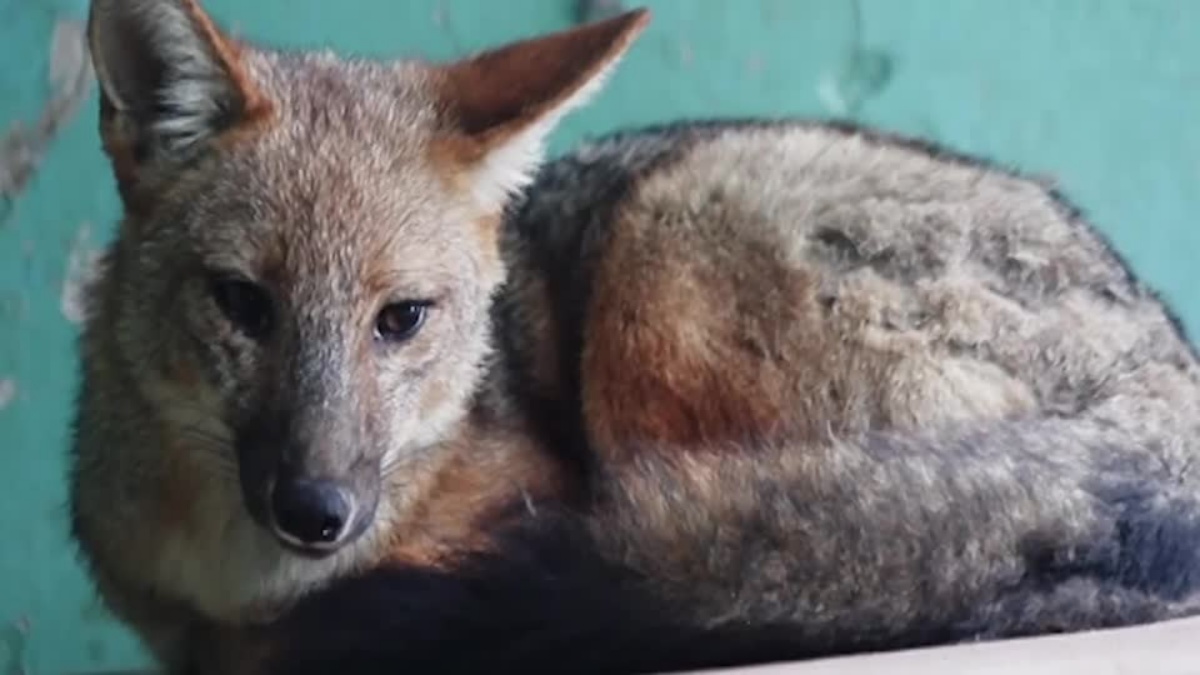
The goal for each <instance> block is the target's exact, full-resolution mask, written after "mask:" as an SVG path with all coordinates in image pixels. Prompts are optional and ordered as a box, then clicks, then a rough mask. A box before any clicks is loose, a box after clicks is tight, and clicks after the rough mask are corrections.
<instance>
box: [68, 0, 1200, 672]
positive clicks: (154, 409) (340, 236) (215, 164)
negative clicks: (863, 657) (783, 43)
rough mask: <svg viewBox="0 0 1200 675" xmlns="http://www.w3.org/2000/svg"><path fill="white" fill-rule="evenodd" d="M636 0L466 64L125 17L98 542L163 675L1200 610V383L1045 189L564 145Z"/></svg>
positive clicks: (605, 661) (715, 133)
mask: <svg viewBox="0 0 1200 675" xmlns="http://www.w3.org/2000/svg"><path fill="white" fill-rule="evenodd" d="M647 21H648V14H647V13H645V12H643V11H638V12H632V13H628V14H625V15H622V16H619V17H616V18H614V19H610V20H607V21H603V22H598V23H594V24H590V25H587V26H584V27H581V28H576V29H573V30H570V31H565V32H563V33H558V34H554V35H549V36H544V37H539V38H533V39H528V40H524V41H520V42H515V43H512V44H510V45H506V46H504V47H501V48H498V49H495V50H491V51H487V52H484V53H482V54H480V55H477V56H474V57H471V58H469V59H464V60H461V61H456V62H452V63H445V64H435V63H426V62H421V61H415V60H411V61H408V60H406V61H395V62H382V61H365V60H350V59H344V58H341V57H338V56H336V55H334V54H331V53H315V52H312V53H309V52H296V53H292V52H283V51H275V50H270V49H266V48H263V47H259V46H255V45H253V44H251V43H248V42H245V41H241V40H236V39H234V38H233V37H231V36H229V35H227V34H226V33H224V32H223V31H222V30H221V29H220V28H219V27H218V26H217V25H216V24H215V22H214V21H213V20H212V19H210V18H209V17H208V16H207V15H206V14H205V13H204V11H203V10H202V9H201V8H200V6H199V5H198V4H197V3H196V2H195V1H194V0H120V1H119V0H93V2H92V5H91V18H90V22H89V37H90V41H91V53H92V56H93V59H94V62H95V65H96V73H97V76H98V79H99V80H100V83H101V85H102V87H101V88H102V97H101V110H100V131H101V135H102V138H103V141H104V147H105V150H106V152H107V154H108V155H109V157H110V159H111V162H112V167H113V173H114V176H115V179H116V182H117V187H118V190H119V192H120V194H121V197H122V200H123V203H124V205H125V217H124V219H123V221H122V222H121V224H120V227H119V231H118V235H117V238H116V240H115V242H114V243H113V244H112V246H111V248H110V250H109V251H108V252H107V253H106V255H105V257H104V259H103V261H102V264H101V268H100V273H99V275H98V276H97V278H96V280H95V282H94V284H93V285H92V287H91V289H90V294H89V300H90V302H89V311H88V315H87V319H86V324H85V329H84V333H83V336H82V339H81V354H82V386H81V391H80V395H79V401H78V416H77V421H76V441H75V445H74V451H73V453H72V471H71V506H72V516H73V529H72V531H73V534H74V536H75V538H76V540H77V541H78V543H79V547H80V550H81V552H82V555H83V557H84V559H85V561H86V563H87V566H88V569H89V570H90V573H91V575H92V578H93V579H94V580H95V582H96V585H97V588H98V589H99V592H100V593H101V595H102V596H103V598H104V599H105V601H106V602H107V604H108V605H109V607H111V608H112V610H113V611H114V612H115V613H116V615H117V616H118V617H120V619H121V620H122V621H124V622H126V623H127V624H128V625H129V626H131V627H132V628H133V629H134V630H135V631H136V632H137V633H138V635H139V636H140V637H141V638H142V639H143V641H144V643H145V644H146V646H147V647H148V649H149V650H150V652H151V653H152V654H153V655H154V656H155V658H156V659H157V660H158V661H159V662H160V663H161V664H162V665H163V666H164V667H165V668H166V669H167V670H168V671H170V672H173V673H192V672H213V673H246V674H249V673H263V674H273V673H281V674H282V673H305V672H313V673H319V672H340V673H363V674H364V675H365V674H367V673H384V672H388V673H393V672H404V671H411V670H413V669H418V670H419V669H429V670H432V671H434V672H477V671H478V670H479V669H481V668H484V667H486V668H489V669H492V670H495V669H500V670H501V671H507V670H513V671H516V670H522V671H524V672H564V671H570V672H596V673H601V672H603V673H625V672H652V671H666V670H673V669H681V668H694V667H702V666H715V665H727V664H736V663H752V662H760V661H767V660H774V659H786V658H803V657H809V656H821V655H828V654H835V653H846V652H852V651H861V650H867V649H891V648H899V647H908V646H916V645H927V644H939V643H947V642H954V641H958V640H964V639H978V638H1002V637H1007V636H1015V635H1033V634H1041V633H1047V632H1061V631H1071V630H1079V629H1084V628H1093V627H1100V626H1116V625H1126V624H1131V623H1138V622H1144V621H1153V620H1158V619H1163V618H1168V617H1174V616H1181V615H1185V614H1188V613H1190V612H1193V611H1195V610H1196V609H1197V607H1198V606H1200V592H1198V589H1200V546H1198V544H1200V498H1198V494H1197V488H1198V486H1200V479H1198V478H1197V475H1196V472H1195V471H1194V470H1193V464H1194V460H1195V459H1196V457H1197V456H1198V455H1200V440H1198V439H1200V434H1197V431H1198V430H1200V429H1198V428H1197V427H1198V426H1200V380H1198V377H1200V369H1198V367H1197V362H1196V356H1195V353H1194V352H1193V349H1192V346H1191V344H1190V343H1189V341H1188V339H1187V337H1186V336H1185V335H1184V334H1183V332H1182V330H1181V329H1180V327H1179V326H1178V324H1177V322H1175V321H1174V320H1173V318H1172V316H1171V313H1170V309H1169V308H1168V307H1167V306H1166V305H1165V304H1164V303H1163V302H1162V301H1161V300H1160V299H1158V298H1157V297H1156V296H1155V294H1154V293H1153V292H1152V291H1151V290H1149V289H1148V288H1146V287H1145V285H1143V284H1142V283H1141V282H1139V281H1138V280H1137V279H1136V277H1135V276H1134V275H1133V273H1132V272H1131V271H1130V269H1129V268H1128V266H1127V265H1126V264H1125V263H1124V262H1122V260H1121V259H1120V258H1119V256H1118V255H1117V254H1116V253H1114V252H1113V251H1112V250H1111V249H1110V247H1109V246H1107V245H1106V243H1105V241H1104V239H1103V237H1102V236H1100V235H1099V234H1098V233H1097V232H1096V231H1095V230H1094V229H1093V228H1091V227H1090V226H1089V225H1088V223H1087V222H1086V221H1085V220H1084V218H1083V216H1082V215H1081V214H1080V213H1078V212H1077V211H1076V210H1075V209H1073V208H1072V207H1071V206H1070V205H1069V204H1068V203H1067V202H1066V201H1065V200H1064V199H1062V198H1061V197H1059V196H1057V195H1055V194H1054V193H1052V192H1050V191H1048V190H1047V189H1046V188H1045V187H1043V186H1041V185H1039V184H1037V183H1036V182H1034V181H1031V180H1029V179H1026V178H1023V177H1022V176H1020V175H1018V174H1016V173H1013V172H1010V171H1008V170H1005V169H1003V168H1000V167H996V166H992V165H990V164H988V163H985V162H982V161H978V160H975V159H972V158H967V157H962V156H958V155H955V154H952V153H950V152H948V151H945V150H942V149H939V148H936V147H932V146H927V145H923V144H921V143H918V142H915V141H911V140H907V139H902V138H896V137H891V136H886V135H883V134H878V133H874V132H870V131H867V130H863V129H856V128H853V127H848V126H840V125H834V124H824V123H816V122H804V121H799V120H775V121H766V120H744V121H733V120H728V121H707V122H692V123H677V124H673V125H667V126H662V127H656V128H645V129H637V130H630V131H626V132H622V133H618V134H614V135H611V136H608V137H604V138H600V139H597V140H594V141H592V142H589V143H585V144H583V145H581V146H580V147H578V148H576V149H575V150H574V151H572V152H571V153H569V154H568V155H566V156H564V157H562V158H559V159H555V160H552V161H548V162H545V161H544V160H543V158H542V151H543V143H544V140H545V137H546V135H547V134H548V133H550V131H551V130H552V129H553V128H554V125H555V124H556V123H557V122H558V121H559V120H560V119H561V118H562V117H563V116H564V115H565V114H567V113H568V112H569V111H570V110H572V109H573V108H575V107H577V106H578V105H580V104H582V103H584V102H585V101H586V100H587V98H588V97H589V96H591V95H593V94H594V93H595V92H596V91H598V90H599V88H600V86H601V84H602V82H603V79H604V78H605V76H606V74H607V73H608V72H610V71H611V70H612V69H613V68H614V67H615V65H616V64H617V62H618V61H619V60H620V58H621V57H622V55H623V54H624V53H625V52H626V51H627V49H628V48H629V46H630V44H631V43H632V42H633V41H634V39H635V38H636V36H637V35H638V33H639V32H640V31H641V30H642V29H643V27H644V26H645V25H646V23H647Z"/></svg>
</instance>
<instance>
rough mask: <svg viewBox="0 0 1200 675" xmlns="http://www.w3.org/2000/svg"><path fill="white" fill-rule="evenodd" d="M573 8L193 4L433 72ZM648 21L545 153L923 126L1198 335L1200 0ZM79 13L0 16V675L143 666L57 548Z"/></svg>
mask: <svg viewBox="0 0 1200 675" xmlns="http://www.w3.org/2000/svg"><path fill="white" fill-rule="evenodd" d="M575 4H576V3H575V0H441V1H438V0H339V1H338V2H329V1H322V0H252V1H251V0H247V1H245V2H241V3H239V2H236V1H235V0H208V6H209V8H210V10H211V11H212V12H213V14H215V15H216V16H217V17H218V18H219V19H221V20H222V21H224V22H225V23H226V25H227V26H229V27H231V28H232V29H234V30H235V31H236V32H238V33H241V34H243V35H247V36H253V37H257V38H260V39H263V40H265V41H268V42H271V43H273V44H276V45H280V46H294V47H300V46H316V45H332V46H335V47H337V48H340V49H343V50H347V51H353V52H356V53H359V54H366V55H377V56H384V55H389V56H390V55H403V54H414V55H421V56H425V57H433V58H444V57H451V56H455V55H459V54H464V53H466V52H469V51H472V50H475V49H478V48H480V47H483V46H486V45H490V44H496V43H499V42H502V41H505V40H508V39H512V38H517V37H522V36H526V35H530V34H533V33H539V32H544V31H550V30H556V29H561V28H565V27H567V26H569V25H570V24H571V23H572V21H573V20H574V8H575ZM644 5H645V6H649V7H650V8H651V9H652V10H654V13H655V18H654V21H653V23H652V25H651V27H650V29H649V30H648V32H647V33H646V34H645V35H644V37H643V38H642V39H641V40H640V41H639V42H638V43H637V44H636V45H635V46H634V48H633V50H632V51H631V52H630V54H629V56H628V58H627V60H626V61H625V63H624V65H623V66H622V67H621V68H620V69H619V70H618V72H617V73H616V75H615V77H614V78H613V79H612V80H611V81H610V85H609V86H608V88H607V90H606V92H605V93H604V94H603V95H601V96H600V97H599V98H598V99H597V100H596V102H595V103H594V104H593V105H592V106H591V107H589V108H587V109H585V110H583V111H581V112H579V113H577V114H575V115H574V116H573V117H571V118H570V119H569V120H568V121H567V122H566V123H565V125H564V126H563V127H562V128H561V129H560V131H559V132H558V133H557V134H556V135H555V138H554V145H553V149H554V151H555V152H558V151H561V150H562V149H563V148H564V147H565V146H566V145H567V144H569V143H571V142H572V141H574V140H577V139H578V138H580V137H581V136H582V135H586V134H591V133H596V132H601V131H605V130H609V129H613V128H615V127H618V126H621V125H626V124H633V123H647V122H656V121H665V120H669V119H671V118H678V117H701V116H713V115H722V116H727V115H752V114H772V115H775V114H783V113H799V114H805V115H813V116H822V117H826V116H844V117H852V118H856V119H859V120H862V121H867V122H872V123H876V124H879V125H881V126H884V127H886V128H889V129H893V130H898V131H903V132H909V133H915V134H921V135H924V136H927V137H930V138H932V139H936V140H940V141H945V142H949V143H951V144H953V145H955V146H957V147H959V148H961V149H964V150H968V151H972V152H977V153H982V154H985V155H988V156H990V157H992V158H995V159H998V160H1000V161H1002V162H1006V163H1011V164H1015V165H1018V166H1020V167H1022V168H1024V169H1026V170H1027V171H1030V172H1035V173H1039V174H1044V175H1045V176H1047V177H1051V178H1053V179H1055V180H1057V181H1058V182H1059V183H1060V185H1061V187H1062V188H1063V189H1065V190H1066V191H1067V192H1068V193H1069V194H1071V195H1072V196H1074V198H1075V199H1076V200H1077V201H1078V202H1079V203H1081V204H1082V205H1083V206H1084V207H1085V209H1086V210H1087V211H1088V212H1090V213H1091V214H1092V216H1093V218H1094V219H1095V220H1096V221H1097V222H1098V224H1099V225H1100V226H1101V227H1102V228H1103V229H1104V230H1105V231H1106V232H1107V233H1108V234H1109V235H1110V236H1111V237H1112V238H1113V240H1114V241H1115V243H1116V244H1117V246H1118V248H1119V249H1121V250H1122V251H1123V252H1124V253H1125V254H1126V255H1127V257H1128V258H1129V259H1130V261H1131V262H1132V263H1133V264H1134V266H1135V267H1136V268H1137V270H1138V271H1139V272H1140V273H1141V274H1142V276H1143V277H1144V278H1146V279H1147V280H1148V281H1150V282H1151V283H1152V284H1153V285H1155V286H1157V287H1158V288H1159V289H1160V290H1162V291H1163V292H1164V293H1165V295H1166V296H1167V297H1168V298H1169V299H1171V300H1172V301H1174V302H1175V303H1177V306H1178V307H1179V310H1180V313H1181V315H1182V316H1183V319H1184V321H1185V323H1186V324H1187V325H1188V327H1189V328H1190V329H1192V330H1193V331H1194V330H1195V329H1196V328H1197V325H1198V322H1200V299H1198V296H1197V295H1196V294H1195V293H1192V292H1190V291H1189V290H1188V289H1189V287H1190V286H1189V281H1188V279H1189V277H1192V278H1194V277H1195V274H1194V273H1193V269H1194V267H1195V266H1196V264H1197V254H1198V253H1200V223H1197V222H1196V221H1197V218H1198V217H1200V190H1197V183H1198V182H1200V39H1198V38H1200V0H1136V1H1135V0H989V1H985V0H861V2H859V3H857V4H856V3H853V2H851V1H850V0H775V1H770V0H648V1H647V2H645V3H644ZM85 10H86V3H85V1H84V0H0V199H2V201H0V675H12V674H15V673H31V674H36V675H43V674H50V673H64V672H87V671H98V670H103V669H110V668H116V667H127V666H130V665H135V664H137V663H138V662H140V660H141V659H140V656H139V655H138V652H137V650H136V649H135V648H134V646H133V643H132V641H131V640H130V639H129V637H128V636H127V635H126V634H125V633H124V632H123V631H122V630H120V629H119V628H118V627H117V626H115V625H114V624H113V622H112V620H111V619H110V618H109V617H106V616H105V614H104V612H103V611H102V610H100V609H99V607H98V606H97V604H96V602H95V599H94V598H93V596H92V594H91V593H90V591H89V589H88V586H87V584H86V583H85V582H84V580H83V578H82V576H81V574H80V570H79V567H78V565H77V563H76V562H75V559H74V554H73V552H72V549H71V548H70V546H69V545H68V542H67V539H66V520H65V508H64V504H65V492H64V481H63V474H64V461H63V458H64V451H65V448H66V441H67V433H68V424H69V413H70V404H71V401H72V396H73V388H74V386H75V375H76V371H75V368H76V361H75V355H74V351H73V349H74V338H75V334H76V330H77V324H76V323H75V318H76V311H77V309H76V306H75V305H74V304H73V296H72V293H73V292H74V290H75V289H76V287H77V280H78V279H79V277H80V273H81V270H83V269H85V264H86V262H87V260H88V259H89V257H90V256H92V255H94V252H95V250H96V248H97V247H99V246H101V245H102V244H103V243H104V241H105V240H106V239H107V237H108V236H109V235H110V233H111V231H112V230H111V228H112V223H113V222H114V219H115V218H116V217H117V215H118V203H117V200H116V196H115V193H114V190H113V184H112V180H111V178H110V176H109V173H108V168H107V165H106V164H105V161H104V159H103V157H102V155H101V154H100V148H99V142H98V138H97V135H96V89H95V86H94V84H93V85H91V86H90V88H89V89H87V90H86V91H85V92H84V93H83V98H82V99H80V98H79V92H78V91H76V92H75V94H71V92H70V89H69V87H68V88H66V92H67V96H66V100H67V102H68V105H67V106H65V107H66V110H65V112H62V111H60V114H59V115H58V116H59V117H61V118H62V120H61V126H58V127H57V128H55V127H54V125H49V126H47V125H42V126H41V127H40V128H39V118H40V117H42V116H43V110H44V108H45V106H46V105H47V102H48V101H51V100H53V99H54V98H55V96H56V94H62V93H63V87H62V86H61V85H59V84H55V83H54V81H53V80H54V79H57V80H66V81H68V82H69V81H70V77H69V76H70V66H71V62H72V59H71V56H72V54H71V49H70V46H71V45H72V42H71V41H70V40H69V39H64V40H60V41H59V42H58V43H55V42H54V40H53V39H54V36H55V35H56V32H55V31H56V26H57V27H58V29H59V32H58V33H57V35H60V36H66V37H68V38H69V37H70V36H71V35H73V33H72V32H71V30H72V28H74V29H76V31H77V29H78V22H79V21H81V20H82V18H83V16H84V14H85ZM55 44H58V45H59V47H58V48H57V49H56V48H55V47H54V45H55ZM76 56H78V54H76ZM76 62H78V58H76ZM64 73H65V74H64ZM85 74H86V73H85ZM52 76H53V77H52ZM79 81H84V80H79ZM72 95H73V96H74V98H72ZM72 102H73V103H74V104H75V105H74V106H71V105H69V104H70V103H72ZM14 171H15V172H16V173H19V174H21V176H23V177H24V178H22V179H19V180H14V176H13V174H14Z"/></svg>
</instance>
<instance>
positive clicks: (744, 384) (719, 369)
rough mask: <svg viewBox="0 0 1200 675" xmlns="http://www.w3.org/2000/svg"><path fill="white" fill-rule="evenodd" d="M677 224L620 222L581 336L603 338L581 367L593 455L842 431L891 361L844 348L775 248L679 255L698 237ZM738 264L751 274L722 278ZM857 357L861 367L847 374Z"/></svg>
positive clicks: (805, 284)
mask: <svg viewBox="0 0 1200 675" xmlns="http://www.w3.org/2000/svg"><path fill="white" fill-rule="evenodd" d="M647 224H649V225H650V226H651V227H654V228H657V229H655V230H654V231H653V232H652V233H649V232H646V231H643V230H644V228H645V227H646V226H647ZM670 227H671V225H668V224H665V223H661V222H657V221H655V220H654V219H650V218H646V217H645V216H644V215H643V214H632V215H628V216H626V217H623V218H618V219H617V221H616V222H614V224H613V228H614V229H613V235H612V239H611V244H610V245H609V247H608V249H607V250H606V251H605V252H604V255H603V256H601V257H600V262H599V263H598V266H597V270H596V276H595V278H594V287H593V301H592V304H591V305H590V306H589V307H588V311H587V318H586V322H585V327H584V334H585V335H591V336H601V335H602V336H604V339H592V340H588V341H587V343H586V345H585V347H584V352H583V357H582V359H583V362H582V373H583V403H584V410H585V417H586V419H587V424H588V429H589V434H590V437H591V439H592V440H593V441H594V442H595V444H596V446H597V447H599V448H604V449H605V450H606V452H607V453H608V454H609V455H610V456H611V457H610V458H612V459H627V457H625V456H624V454H625V453H626V452H627V450H622V449H628V448H631V447H644V446H645V444H647V443H649V444H652V445H653V444H664V445H668V446H675V447H711V446H713V444H717V445H718V446H719V445H720V444H721V443H723V442H731V441H741V440H744V439H746V438H758V439H764V440H765V439H770V438H774V437H778V436H780V435H783V434H785V435H786V436H787V437H788V438H803V439H812V438H816V437H819V436H822V435H825V434H827V433H829V432H830V431H835V430H841V429H840V426H841V425H842V423H843V420H845V419H846V418H847V417H848V416H849V415H850V411H856V410H858V409H859V406H858V405H856V402H855V401H852V400H846V399H847V398H848V397H854V396H856V395H857V396H863V395H866V396H870V394H869V393H867V392H861V391H860V392H857V394H856V393H855V392H854V390H852V389H851V387H850V386H849V385H848V384H844V383H848V382H850V381H856V380H857V378H858V376H859V375H860V374H864V373H869V372H872V371H875V372H880V373H882V372H885V370H886V368H885V367H886V364H887V363H888V362H889V360H890V359H889V357H888V356H887V355H886V354H882V353H875V352H867V353H866V355H864V353H863V352H862V351H860V350H851V349H847V348H846V346H844V345H842V344H840V343H839V335H840V334H841V331H840V330H839V329H838V327H837V318H836V317H834V316H831V315H830V314H829V313H827V312H826V311H825V310H824V309H823V307H822V305H821V302H820V300H819V298H818V289H817V288H815V286H816V284H815V282H814V279H812V278H810V277H809V276H807V275H806V274H805V273H804V272H803V271H802V270H799V269H795V268H788V267H787V266H786V264H784V263H782V262H781V261H779V260H778V259H776V258H775V257H774V254H773V253H772V251H771V250H770V249H768V248H766V247H764V246H760V245H759V244H758V243H756V242H753V241H732V242H726V245H727V246H736V249H735V250H732V251H728V252H726V253H724V254H723V255H721V256H717V255H713V254H712V253H711V252H709V251H707V250H706V251H699V250H697V249H695V248H693V249H687V248H686V247H680V246H676V245H674V242H676V241H678V240H679V239H680V238H683V237H688V236H695V235H693V234H691V233H687V234H672V233H671V232H670ZM735 260H736V264H737V265H738V267H739V269H745V270H747V272H746V273H745V274H744V275H741V276H738V277H735V276H733V275H730V274H729V273H728V268H727V267H726V266H727V265H732V264H735V263H734V261H735ZM751 270H752V271H751ZM850 354H854V358H855V359H857V360H858V361H860V362H861V365H859V366H856V367H855V368H854V369H853V370H854V372H853V373H847V372H846V369H845V366H846V364H845V363H844V360H845V359H848V358H850ZM814 383H824V384H823V385H819V386H818V385H815V384H814ZM822 387H823V389H822ZM647 401H653V404H647V403H646V402H647ZM868 407H869V408H871V407H873V406H870V405H869V406H868ZM798 411H803V412H802V413H801V414H797V413H798ZM853 416H854V417H855V418H857V419H861V417H862V416H861V414H860V413H859V412H855V413H854V415H853ZM785 420H787V422H786V423H785ZM785 424H786V428H784V425H785ZM797 424H800V425H802V428H797V426H796V425H797Z"/></svg>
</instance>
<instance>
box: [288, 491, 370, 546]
mask: <svg viewBox="0 0 1200 675" xmlns="http://www.w3.org/2000/svg"><path fill="white" fill-rule="evenodd" d="M271 509H272V511H273V512H274V514H273V515H274V521H275V529H276V532H277V534H279V535H280V536H281V537H282V538H283V539H285V540H287V541H289V543H291V544H293V545H299V546H301V547H306V548H314V549H320V548H325V547H329V546H330V545H332V544H335V543H337V541H338V540H339V539H341V537H342V535H343V534H344V533H345V531H346V529H347V527H348V526H349V524H350V517H351V514H352V512H353V511H354V501H353V498H352V497H351V496H350V493H349V492H348V491H347V490H345V489H344V488H342V487H340V486H338V485H337V484H336V483H334V482H332V481H327V480H304V479H295V480H287V481H281V482H279V483H277V484H276V485H275V492H274V494H273V495H272V496H271Z"/></svg>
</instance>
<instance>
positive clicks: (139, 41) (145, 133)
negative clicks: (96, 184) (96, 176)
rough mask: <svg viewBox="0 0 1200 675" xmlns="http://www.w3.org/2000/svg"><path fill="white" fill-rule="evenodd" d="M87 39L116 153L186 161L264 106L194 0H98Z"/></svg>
mask: <svg viewBox="0 0 1200 675" xmlns="http://www.w3.org/2000/svg"><path fill="white" fill-rule="evenodd" d="M88 43H89V48H90V50H91V55H92V63H93V65H94V67H95V71H96V77H97V79H98V80H99V82H100V88H101V132H102V134H103V135H104V137H105V143H106V145H107V146H110V147H109V151H110V152H112V151H113V150H118V151H121V150H123V151H125V152H127V153H129V154H131V155H134V156H136V157H137V159H138V160H144V159H168V160H170V159H183V158H185V157H186V156H188V155H189V154H190V153H191V152H192V151H194V150H196V149H197V148H198V147H200V146H201V145H202V144H203V143H204V141H206V140H209V139H211V138H213V137H215V136H216V135H218V134H220V133H221V132H222V131H225V130H227V129H229V128H230V127H232V126H233V125H235V124H237V123H238V122H239V121H242V120H244V119H245V118H247V117H248V116H252V115H255V114H260V113H261V112H263V110H264V108H265V107H266V103H265V101H264V100H263V98H262V96H261V95H260V94H259V93H258V92H257V91H256V90H255V89H254V87H253V86H252V85H251V84H250V82H249V81H248V78H247V76H246V73H245V70H244V68H243V67H242V65H241V62H240V54H239V52H240V49H239V45H237V44H236V43H235V42H234V41H233V40H232V39H230V38H228V37H226V36H225V35H224V34H223V33H222V32H221V30H220V29H219V28H218V27H217V25H216V24H215V23H214V22H213V21H212V19H211V18H209V16H208V15H207V14H206V13H205V12H204V10H203V9H202V8H201V7H200V5H199V3H198V2H196V0H92V3H91V10H90V12H89V16H88ZM114 159H116V157H114Z"/></svg>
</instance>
